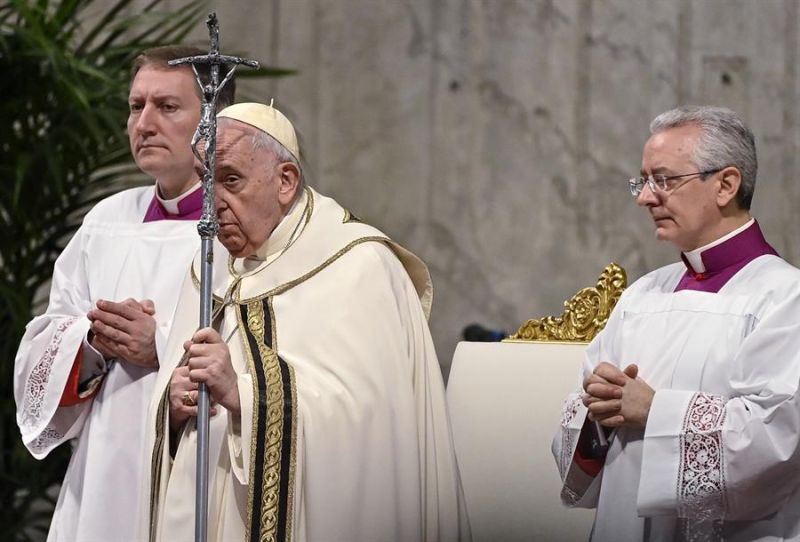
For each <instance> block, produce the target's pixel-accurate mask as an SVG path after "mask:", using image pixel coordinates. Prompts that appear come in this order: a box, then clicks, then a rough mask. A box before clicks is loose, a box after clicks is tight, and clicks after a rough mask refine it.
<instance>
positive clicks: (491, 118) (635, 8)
mask: <svg viewBox="0 0 800 542" xmlns="http://www.w3.org/2000/svg"><path fill="white" fill-rule="evenodd" d="M175 4H176V5H177V4H178V2H175ZM214 7H215V9H216V10H217V12H218V15H219V18H220V23H221V44H222V49H223V51H224V52H240V51H247V52H248V53H249V54H250V55H251V56H253V57H255V58H257V59H258V60H260V61H262V62H264V63H267V64H270V65H275V66H284V67H289V68H294V69H296V70H298V74H297V75H295V76H293V77H289V78H286V79H282V80H277V81H275V80H273V81H262V82H260V83H258V84H252V83H251V84H247V83H246V84H244V85H243V87H244V89H245V91H244V93H243V94H244V95H248V96H249V97H251V98H252V97H256V98H260V99H263V100H269V99H270V98H275V100H276V106H278V107H279V108H281V109H282V110H284V112H285V113H287V115H288V116H289V117H290V118H291V119H292V120H293V121H294V122H295V124H296V126H297V128H298V130H299V132H300V134H301V139H302V142H301V144H302V147H303V149H304V150H303V153H304V155H305V161H306V168H307V172H308V175H309V178H310V181H311V183H312V185H313V186H315V187H316V188H317V189H318V190H320V191H321V192H323V193H326V194H328V195H331V196H333V197H335V198H337V199H338V200H339V201H340V202H341V203H342V204H344V205H345V206H346V207H349V208H350V209H351V210H352V211H353V212H354V213H355V214H357V215H358V216H360V217H361V218H363V219H364V220H365V221H367V222H369V223H372V224H373V225H376V226H378V227H379V228H381V229H382V230H384V231H385V232H387V233H388V234H389V235H391V236H392V237H393V238H394V239H396V240H398V241H399V242H401V243H403V244H404V245H406V246H407V247H409V248H410V249H412V250H413V251H415V252H416V253H418V254H419V255H420V256H421V257H422V258H423V259H424V260H425V261H426V262H427V263H428V264H429V265H430V268H431V271H432V273H433V279H434V288H435V296H434V311H433V315H432V318H431V328H432V330H433V336H434V339H435V342H436V347H437V350H438V353H439V357H440V360H441V363H442V365H443V366H444V367H445V369H446V370H447V368H448V367H449V363H450V359H451V357H452V353H453V349H454V347H455V344H456V343H457V341H459V340H460V334H461V331H462V329H463V328H464V326H465V325H467V324H470V323H472V322H479V323H481V324H484V325H486V326H488V327H493V328H501V329H506V330H509V331H512V330H515V329H516V328H517V326H518V325H519V324H520V323H521V322H522V321H524V320H525V319H527V318H530V317H535V316H541V315H546V314H559V313H560V312H561V310H562V302H563V300H564V299H566V298H568V297H570V296H571V295H572V294H573V293H574V292H575V291H576V290H577V289H578V288H580V287H582V286H586V285H590V284H594V283H595V281H596V277H597V275H598V274H599V273H600V272H601V271H602V269H603V267H604V266H605V265H606V264H608V263H609V262H611V261H616V262H618V263H620V264H621V265H623V266H624V267H625V268H626V269H627V271H628V273H629V276H630V277H631V279H635V278H637V277H639V276H641V275H642V274H643V273H644V272H645V271H646V270H649V269H652V268H655V267H657V266H660V265H663V264H666V263H668V262H671V261H673V260H675V258H676V256H677V255H676V253H675V252H674V251H673V250H672V249H670V248H669V247H667V246H662V245H659V244H657V243H656V242H655V240H654V237H653V227H652V224H651V222H650V221H649V219H648V218H647V216H646V215H645V213H644V212H643V211H642V210H640V209H638V208H637V207H636V205H635V203H634V201H633V199H632V198H631V197H630V195H629V193H628V191H627V185H626V179H627V178H628V177H630V176H632V175H635V174H637V172H638V170H639V164H640V158H641V155H640V152H641V146H642V144H643V142H644V140H645V139H646V137H647V133H648V131H647V126H648V124H649V121H650V119H651V118H652V117H654V116H655V115H656V114H657V113H659V112H661V111H663V110H665V109H668V108H671V107H674V106H676V105H678V104H682V103H713V104H719V105H725V106H729V107H732V108H734V109H735V110H737V111H739V112H740V113H741V114H742V115H743V116H744V118H745V119H746V121H748V122H749V124H750V125H751V127H752V128H753V130H754V132H755V134H756V139H757V145H758V151H759V159H760V168H759V169H760V173H759V179H760V180H759V182H758V188H757V191H756V197H755V203H754V214H755V215H756V216H757V217H758V219H759V220H760V222H761V224H762V227H763V228H764V230H765V232H766V235H767V237H768V239H769V240H770V241H771V242H772V243H773V244H774V246H775V247H776V249H777V250H778V251H779V252H780V253H781V254H782V255H783V256H784V257H786V258H787V259H788V260H789V261H791V262H793V263H795V264H798V263H800V246H799V245H798V243H797V241H796V238H795V237H796V233H797V232H800V224H799V223H798V222H800V215H798V213H796V212H795V211H794V208H795V205H796V202H797V201H798V186H797V183H796V181H795V178H796V176H797V171H796V170H797V167H798V166H797V159H796V158H795V155H796V153H797V151H798V143H799V142H798V127H797V124H798V119H797V108H796V107H795V103H796V101H797V94H798V69H797V61H798V37H797V35H798V2H797V1H796V0H558V1H555V0H237V1H235V2H233V1H228V2H224V3H223V2H217V5H216V6H214ZM196 38H197V39H198V40H199V43H200V44H206V43H207V34H206V33H205V28H204V27H199V28H198V32H197V34H196ZM240 96H241V94H240Z"/></svg>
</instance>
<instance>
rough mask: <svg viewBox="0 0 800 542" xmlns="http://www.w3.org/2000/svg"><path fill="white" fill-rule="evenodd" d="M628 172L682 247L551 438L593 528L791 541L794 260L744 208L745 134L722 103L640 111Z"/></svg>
mask: <svg viewBox="0 0 800 542" xmlns="http://www.w3.org/2000/svg"><path fill="white" fill-rule="evenodd" d="M650 131H651V134H652V135H651V137H650V139H648V141H647V143H646V144H645V146H644V152H643V156H642V170H641V176H640V177H635V178H633V179H630V181H628V184H629V188H630V192H631V194H632V195H633V196H634V197H635V198H636V203H637V204H638V205H639V206H640V207H642V208H643V209H644V210H646V211H647V212H648V213H649V214H650V217H651V218H652V220H653V224H654V225H655V233H656V237H657V238H658V239H659V240H661V241H667V242H669V243H671V244H672V245H674V246H675V248H677V249H678V250H679V251H680V252H681V261H680V262H677V263H674V264H672V265H668V266H666V267H663V268H661V269H658V270H656V271H653V272H651V273H649V274H648V275H646V276H644V277H643V278H641V279H639V280H638V281H636V282H635V283H634V284H633V285H632V286H631V287H630V288H629V289H628V290H627V291H626V292H625V293H624V294H623V296H622V298H621V300H620V302H619V304H618V305H617V307H616V308H615V310H614V312H613V314H612V316H611V318H610V320H609V322H608V325H607V326H606V328H605V330H604V331H603V332H602V333H601V334H600V335H599V336H598V337H597V338H596V339H595V340H594V341H593V342H592V343H591V344H590V345H589V347H588V349H587V355H586V362H585V364H584V372H583V376H584V378H583V382H582V389H580V390H578V391H577V392H576V393H574V394H572V395H570V396H569V397H568V398H567V401H566V402H565V404H564V412H563V417H562V422H561V427H560V430H559V433H558V434H557V435H556V437H555V440H554V442H553V453H554V455H555V457H556V461H557V463H558V466H559V469H560V471H561V477H562V480H563V488H562V493H561V498H562V500H563V502H564V503H565V504H567V505H569V506H576V507H586V508H596V509H597V513H596V516H595V522H594V528H593V532H592V539H593V540H614V541H619V540H677V539H681V540H683V539H687V540H716V539H725V540H756V539H759V540H761V539H766V538H769V539H770V540H789V539H791V540H797V539H798V536H800V534H799V533H800V492H799V491H798V488H800V474H799V473H800V446H799V444H800V401H799V399H800V397H799V396H800V394H799V393H798V388H799V387H800V270H798V269H796V268H795V267H793V266H791V265H790V264H788V263H787V262H786V261H784V260H783V259H781V258H780V256H778V254H777V253H776V251H775V250H774V249H773V248H772V247H771V246H770V245H769V244H768V243H767V241H766V240H765V239H764V236H763V235H762V232H761V229H760V228H759V225H758V223H757V222H756V221H755V220H754V219H753V218H752V217H751V216H750V211H749V209H750V203H751V201H752V199H753V192H754V189H755V182H756V169H757V162H756V150H755V143H754V138H753V134H752V132H751V131H750V130H749V129H748V128H747V126H745V124H744V123H743V122H742V120H741V119H740V118H739V117H738V115H737V114H736V113H734V112H733V111H731V110H729V109H724V108H719V107H681V108H678V109H674V110H671V111H667V112H665V113H662V114H661V115H659V116H658V117H656V118H655V120H653V122H652V123H651V125H650Z"/></svg>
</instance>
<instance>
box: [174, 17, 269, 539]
mask: <svg viewBox="0 0 800 542" xmlns="http://www.w3.org/2000/svg"><path fill="white" fill-rule="evenodd" d="M206 24H207V25H208V34H209V36H210V39H211V50H210V51H209V52H208V54H207V55H200V56H190V57H186V58H179V59H176V60H170V62H169V64H170V66H178V65H181V64H191V66H192V70H193V71H194V74H195V77H196V78H197V84H198V85H200V89H201V94H202V96H203V101H202V104H201V106H200V124H198V125H197V131H196V132H195V133H194V137H192V151H193V152H194V155H195V156H196V157H197V158H198V159H199V160H200V161H201V162H202V163H203V165H204V168H205V170H204V172H203V179H202V183H203V214H202V215H201V217H200V222H199V223H198V224H197V232H198V233H199V234H200V239H201V241H200V257H201V271H200V328H201V329H202V328H205V327H209V326H210V325H211V308H212V299H211V274H212V266H213V262H214V252H213V240H214V237H215V236H216V235H217V231H218V229H219V224H218V223H217V211H216V208H215V206H214V168H215V167H216V159H217V97H218V96H219V92H220V90H221V89H222V87H224V86H225V84H226V83H227V82H228V81H229V80H230V79H231V77H233V73H234V71H235V70H236V68H237V66H239V65H242V64H243V65H245V66H249V67H251V68H258V62H256V61H255V60H247V59H244V58H239V57H236V56H225V55H221V54H219V23H218V22H217V14H216V13H215V12H212V13H210V14H209V15H208V18H207V19H206ZM198 64H205V65H208V66H209V68H210V70H209V71H210V77H209V81H208V83H207V84H205V85H204V84H203V82H202V81H201V79H200V76H199V75H198V73H197V68H196V67H195V66H196V65H198ZM221 66H222V67H225V68H228V67H229V71H228V73H227V74H225V78H224V79H223V80H222V82H220V81H219V71H220V67H221ZM201 141H203V142H205V156H201V155H200V153H199V152H198V150H197V145H198V144H199V143H200V142H201ZM208 410H209V399H208V388H207V386H206V385H205V383H201V384H200V386H199V389H198V395H197V481H196V482H197V486H196V487H197V493H196V497H195V520H194V539H195V542H206V539H207V538H208V433H209V417H208Z"/></svg>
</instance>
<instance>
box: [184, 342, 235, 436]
mask: <svg viewBox="0 0 800 542" xmlns="http://www.w3.org/2000/svg"><path fill="white" fill-rule="evenodd" d="M183 348H184V349H185V350H186V352H187V353H188V355H189V362H188V363H187V364H186V365H183V366H181V367H178V368H177V369H175V371H174V372H173V373H172V379H171V380H170V384H169V407H170V412H169V415H170V427H172V428H173V430H174V429H177V428H178V427H180V426H181V425H183V423H184V422H185V421H186V420H187V419H189V418H190V417H192V416H197V393H198V392H197V389H198V387H199V384H200V383H201V382H204V383H205V384H206V386H207V387H208V393H209V396H210V397H209V399H210V402H211V405H212V409H211V415H212V416H213V415H214V414H216V408H213V405H217V404H219V405H222V406H223V407H225V408H226V409H227V410H229V411H231V412H233V413H234V414H238V413H239V411H240V410H241V404H240V402H239V388H238V386H237V380H238V375H237V374H236V371H235V370H234V368H233V365H232V364H231V355H230V351H229V350H228V345H226V344H225V341H223V340H222V337H221V336H220V334H219V333H217V332H216V331H215V330H214V329H212V328H208V327H207V328H203V329H201V330H199V331H197V332H196V333H195V334H194V335H193V336H192V339H191V340H189V341H186V342H185V343H183ZM187 394H188V397H189V398H190V399H191V400H190V401H187V400H185V397H186V396H187Z"/></svg>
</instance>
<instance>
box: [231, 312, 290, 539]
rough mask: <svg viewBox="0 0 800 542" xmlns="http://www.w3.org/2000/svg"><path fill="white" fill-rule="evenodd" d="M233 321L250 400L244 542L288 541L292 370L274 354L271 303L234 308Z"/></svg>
mask: <svg viewBox="0 0 800 542" xmlns="http://www.w3.org/2000/svg"><path fill="white" fill-rule="evenodd" d="M238 318H239V326H240V327H239V329H240V330H242V333H243V338H244V339H245V352H246V353H247V358H248V370H249V372H250V375H251V376H252V380H253V397H254V404H253V421H252V427H253V431H252V437H251V442H250V465H249V470H250V487H249V495H248V500H247V518H246V520H247V537H246V539H247V540H249V541H276V542H286V541H289V540H291V535H292V521H293V517H292V516H293V508H294V480H295V467H296V450H297V445H296V442H297V390H296V387H295V377H294V369H293V368H292V367H291V366H290V365H288V364H287V363H286V362H285V361H284V360H283V359H281V358H280V356H278V354H277V344H276V342H277V340H276V333H275V317H274V312H273V310H272V298H271V297H268V298H263V299H256V300H252V301H250V302H247V303H243V304H241V305H239V311H238ZM243 444H244V443H243Z"/></svg>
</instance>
